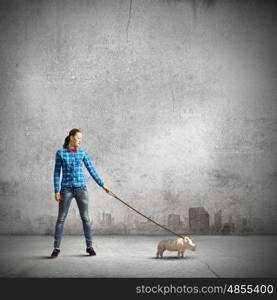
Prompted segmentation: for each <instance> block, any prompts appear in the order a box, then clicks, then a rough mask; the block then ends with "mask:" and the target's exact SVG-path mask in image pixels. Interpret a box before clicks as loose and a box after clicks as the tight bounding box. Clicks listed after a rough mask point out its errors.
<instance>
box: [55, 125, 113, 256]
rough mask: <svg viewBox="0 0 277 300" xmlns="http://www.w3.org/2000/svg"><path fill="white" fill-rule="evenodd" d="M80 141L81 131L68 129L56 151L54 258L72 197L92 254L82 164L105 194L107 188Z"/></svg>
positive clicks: (93, 253) (58, 249)
mask: <svg viewBox="0 0 277 300" xmlns="http://www.w3.org/2000/svg"><path fill="white" fill-rule="evenodd" d="M81 142H82V133H81V131H80V130H79V129H72V130H70V132H69V135H68V136H67V137H66V138H65V141H64V145H63V149H59V150H57V152H56V158H55V168H54V189H55V200H56V201H58V202H59V213H58V218H57V222H56V226H55V235H54V249H53V251H52V254H51V257H52V258H56V257H57V256H58V255H59V253H60V244H61V239H62V234H63V228H64V221H65V218H66V216H67V213H68V210H69V207H70V204H71V200H72V199H73V198H75V199H76V202H77V205H78V208H79V212H80V216H81V219H82V223H83V229H84V235H85V239H86V245H87V249H86V252H87V253H89V255H96V253H95V251H94V249H93V247H92V229H91V222H90V217H89V212H88V191H87V187H86V182H85V177H84V174H83V163H84V164H85V166H86V168H87V170H88V172H89V173H90V175H91V177H92V178H93V179H94V180H95V181H96V183H97V184H98V185H99V186H100V187H102V188H103V190H104V191H106V192H107V193H108V192H109V191H110V190H109V188H108V187H106V186H105V185H104V182H103V181H102V180H101V178H100V177H99V175H98V174H97V172H96V171H95V169H94V168H93V166H92V163H91V160H90V158H89V155H88V153H87V152H86V151H85V150H83V149H81V148H79V146H80V144H81ZM61 168H62V169H63V177H62V182H61V189H60V171H61Z"/></svg>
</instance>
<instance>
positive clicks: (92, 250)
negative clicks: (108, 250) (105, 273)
mask: <svg viewBox="0 0 277 300" xmlns="http://www.w3.org/2000/svg"><path fill="white" fill-rule="evenodd" d="M87 253H89V255H96V252H95V251H94V249H93V248H92V247H88V248H87Z"/></svg>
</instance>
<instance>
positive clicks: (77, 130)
mask: <svg viewBox="0 0 277 300" xmlns="http://www.w3.org/2000/svg"><path fill="white" fill-rule="evenodd" d="M77 132H81V130H79V129H77V128H74V129H71V130H70V131H69V134H68V136H67V137H66V138H65V139H64V144H63V148H66V147H67V146H68V145H69V142H70V136H71V135H72V136H74V135H75V134H76V133H77Z"/></svg>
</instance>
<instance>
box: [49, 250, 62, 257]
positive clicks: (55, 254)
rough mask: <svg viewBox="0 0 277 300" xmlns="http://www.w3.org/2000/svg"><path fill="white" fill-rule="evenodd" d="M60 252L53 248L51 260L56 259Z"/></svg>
mask: <svg viewBox="0 0 277 300" xmlns="http://www.w3.org/2000/svg"><path fill="white" fill-rule="evenodd" d="M60 252H61V250H59V249H56V248H54V250H53V252H52V254H51V258H56V257H58V255H59V253H60Z"/></svg>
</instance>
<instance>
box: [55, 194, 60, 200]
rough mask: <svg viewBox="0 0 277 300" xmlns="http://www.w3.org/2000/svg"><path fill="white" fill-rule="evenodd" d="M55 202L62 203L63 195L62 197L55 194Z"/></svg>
mask: <svg viewBox="0 0 277 300" xmlns="http://www.w3.org/2000/svg"><path fill="white" fill-rule="evenodd" d="M55 200H56V201H57V202H60V201H61V195H60V193H55Z"/></svg>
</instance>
